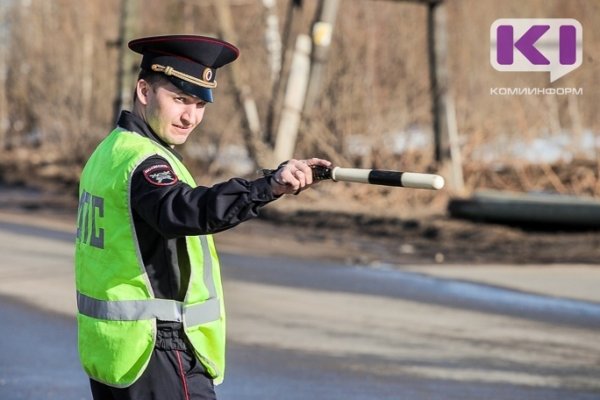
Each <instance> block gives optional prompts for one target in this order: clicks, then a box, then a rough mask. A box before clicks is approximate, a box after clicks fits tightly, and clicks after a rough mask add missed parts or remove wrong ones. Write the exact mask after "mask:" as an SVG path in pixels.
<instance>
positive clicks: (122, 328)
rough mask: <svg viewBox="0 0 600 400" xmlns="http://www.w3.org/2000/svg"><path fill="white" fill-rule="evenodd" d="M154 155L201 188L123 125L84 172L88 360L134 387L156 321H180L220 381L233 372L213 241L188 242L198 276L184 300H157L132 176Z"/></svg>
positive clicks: (81, 236)
mask: <svg viewBox="0 0 600 400" xmlns="http://www.w3.org/2000/svg"><path fill="white" fill-rule="evenodd" d="M153 155H159V156H162V157H164V158H165V159H167V160H168V161H169V163H170V164H171V166H172V167H173V169H174V171H175V173H176V174H177V176H178V177H179V179H181V180H182V181H183V182H185V183H187V184H189V185H191V186H192V187H195V186H196V184H195V182H194V180H193V178H192V176H191V175H190V173H189V172H188V171H187V169H186V168H185V167H184V165H183V164H182V163H181V162H180V161H179V160H178V159H177V158H176V157H174V156H173V155H172V154H171V153H170V152H169V151H168V150H167V149H165V148H164V147H162V146H161V145H160V144H158V143H156V142H154V141H152V140H151V139H149V138H146V137H143V136H141V135H139V134H137V133H135V132H129V131H126V130H123V129H121V128H117V129H115V130H114V131H113V132H111V134H110V135H109V136H107V137H106V139H104V140H103V141H102V143H101V144H100V145H99V146H98V148H97V149H96V150H95V151H94V153H93V154H92V156H91V157H90V159H89V161H88V162H87V164H86V166H85V168H84V170H83V172H82V175H81V180H80V188H79V208H78V217H77V239H76V246H75V274H76V287H77V307H78V314H77V322H78V344H79V356H80V359H81V363H82V365H83V368H84V370H85V371H86V373H87V374H88V375H89V376H90V377H91V378H93V379H95V380H97V381H99V382H102V383H105V384H107V385H110V386H114V387H127V386H129V385H131V384H132V383H134V382H135V381H136V380H137V379H138V378H139V377H140V375H141V374H142V373H143V372H144V370H145V369H146V366H147V365H148V362H149V361H150V356H151V354H152V351H153V348H154V344H155V341H156V320H157V319H159V320H162V321H177V322H182V323H183V327H184V330H185V333H186V335H187V337H188V339H189V341H190V342H191V344H192V346H193V348H194V352H195V354H196V356H197V358H198V359H199V361H200V362H201V363H202V364H203V365H204V367H205V368H206V370H207V371H208V373H209V374H210V375H211V376H212V377H213V379H214V382H215V384H219V383H221V382H222V380H223V373H224V370H225V310H224V305H223V290H222V287H221V276H220V269H219V260H218V257H217V252H216V249H215V246H214V243H213V240H212V236H210V235H206V236H188V237H186V245H187V251H188V255H189V259H190V264H191V276H190V279H189V286H188V288H187V292H186V295H185V299H184V301H183V302H179V301H175V300H167V299H157V298H155V297H154V294H153V291H152V287H151V285H150V282H149V280H148V276H147V274H146V270H145V268H144V264H143V262H142V259H141V255H140V252H139V246H138V243H137V238H136V235H135V229H134V224H133V216H132V210H131V204H130V190H131V176H132V174H133V172H134V171H135V169H136V167H137V166H138V165H140V163H142V162H143V161H144V160H145V159H147V158H148V157H150V156H153Z"/></svg>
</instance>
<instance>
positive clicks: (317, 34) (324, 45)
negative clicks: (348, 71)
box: [304, 0, 340, 112]
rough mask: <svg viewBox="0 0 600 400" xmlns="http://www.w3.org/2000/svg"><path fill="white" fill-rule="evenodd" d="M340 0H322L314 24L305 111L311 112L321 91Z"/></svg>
mask: <svg viewBox="0 0 600 400" xmlns="http://www.w3.org/2000/svg"><path fill="white" fill-rule="evenodd" d="M339 4H340V0H321V1H320V2H319V8H318V9H317V13H316V14H315V15H316V18H315V21H314V22H313V25H312V41H313V47H312V54H311V59H312V60H311V67H310V80H309V82H308V89H307V90H306V100H305V102H304V111H305V112H310V110H311V109H312V108H313V106H314V104H315V103H316V101H317V98H318V96H319V93H320V92H321V84H322V81H323V70H324V68H325V63H326V62H327V59H328V57H329V49H330V46H331V39H332V37H333V30H334V27H335V20H336V17H337V12H338V8H339Z"/></svg>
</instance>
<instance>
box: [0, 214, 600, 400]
mask: <svg viewBox="0 0 600 400" xmlns="http://www.w3.org/2000/svg"><path fill="white" fill-rule="evenodd" d="M71 238H72V235H70V234H65V233H64V232H59V231H54V230H52V229H49V228H45V229H39V228H34V227H28V226H21V225H19V224H6V223H0V253H1V254H2V260H0V292H2V293H4V294H8V295H10V296H12V297H1V298H0V321H2V323H1V324H0V335H2V337H3V338H6V339H5V340H3V341H1V342H0V399H1V400H3V399H7V400H8V399H89V398H90V395H89V390H88V385H87V378H86V377H85V375H84V374H83V372H82V371H81V369H80V366H79V364H78V359H77V353H76V330H75V322H74V318H73V309H72V303H71V302H72V299H73V297H74V295H73V291H72V272H71V271H72V264H71V257H72V247H71ZM217 240H218V239H217ZM217 243H218V241H217ZM221 260H222V264H223V274H224V282H225V291H226V305H227V308H228V313H229V316H228V320H229V331H228V337H229V351H228V374H227V378H226V380H225V383H224V384H223V385H222V386H220V387H219V388H218V393H219V396H220V399H221V400H227V399H231V400H233V399H240V398H243V399H275V398H278V399H292V400H293V399H305V398H311V399H350V400H352V399H432V400H436V399H440V400H441V399H444V400H452V399H461V400H462V399H478V400H479V399H484V398H485V399H492V400H500V399H511V400H512V399H533V400H537V399H540V400H542V399H544V400H547V399H550V400H552V399H556V400H558V399H561V400H562V399H575V400H588V399H590V400H591V399H598V398H600V382H599V380H598V377H599V376H600V343H598V342H599V341H598V333H597V332H598V327H599V326H600V305H598V304H597V303H592V302H584V301H574V300H566V299H559V298H552V297H545V296H538V295H532V294H529V293H524V292H516V291H511V290H506V289H504V288H498V287H493V286H489V285H477V284H474V283H470V282H461V281H454V280H450V279H440V278H432V277H429V276H424V275H421V274H418V273H414V272H403V271H398V270H396V269H395V268H393V267H391V266H379V267H378V268H367V267H349V266H345V265H337V264H331V263H328V264H323V263H319V262H314V261H312V262H311V261H305V260H302V261H300V260H292V259H283V258H273V257H242V256H239V255H235V254H224V255H222V257H221ZM23 288H25V289H26V292H27V293H20V290H22V289H23ZM15 298H18V299H19V301H15V300H14V299H15ZM21 300H25V301H29V302H32V303H36V302H37V303H36V304H37V305H38V306H40V307H45V308H46V309H47V310H52V311H53V312H49V311H47V310H46V311H40V310H39V309H37V308H33V307H31V306H25V305H23V304H21V302H20V301H21ZM54 312H58V313H62V314H63V315H58V314H56V313H54Z"/></svg>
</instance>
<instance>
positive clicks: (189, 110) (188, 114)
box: [181, 105, 196, 125]
mask: <svg viewBox="0 0 600 400" xmlns="http://www.w3.org/2000/svg"><path fill="white" fill-rule="evenodd" d="M195 111H196V107H194V106H193V105H188V106H187V107H186V108H185V110H184V111H183V113H182V114H181V121H182V122H184V123H185V124H187V125H193V124H194V123H195V115H196V114H195Z"/></svg>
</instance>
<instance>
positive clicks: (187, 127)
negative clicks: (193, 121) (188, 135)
mask: <svg viewBox="0 0 600 400" xmlns="http://www.w3.org/2000/svg"><path fill="white" fill-rule="evenodd" d="M173 126H174V127H175V128H177V129H179V130H182V131H189V130H190V129H191V128H192V125H187V126H183V125H177V124H173Z"/></svg>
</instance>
